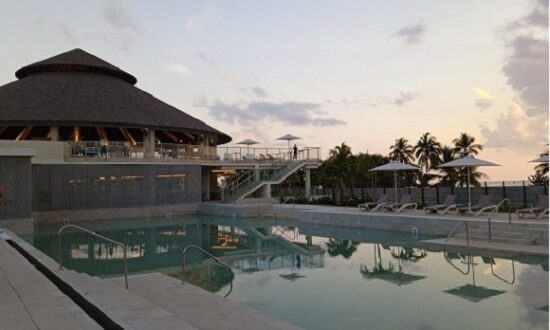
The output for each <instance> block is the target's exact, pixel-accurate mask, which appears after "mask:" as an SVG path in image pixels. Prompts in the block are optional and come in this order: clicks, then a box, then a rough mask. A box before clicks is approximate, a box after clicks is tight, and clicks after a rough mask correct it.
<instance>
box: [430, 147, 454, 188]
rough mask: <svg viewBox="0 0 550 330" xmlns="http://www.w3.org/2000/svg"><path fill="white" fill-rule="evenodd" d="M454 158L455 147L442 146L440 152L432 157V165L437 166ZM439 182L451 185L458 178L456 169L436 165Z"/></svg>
mask: <svg viewBox="0 0 550 330" xmlns="http://www.w3.org/2000/svg"><path fill="white" fill-rule="evenodd" d="M455 159H456V152H455V149H454V148H452V147H449V146H443V147H442V148H441V152H440V153H439V155H437V156H435V155H434V156H433V158H432V166H434V167H437V166H439V165H441V164H445V163H448V162H450V161H453V160H455ZM437 170H438V171H439V173H440V174H439V177H440V183H441V185H442V186H446V187H452V186H454V185H455V182H456V181H457V180H458V171H457V169H456V168H454V167H438V168H437Z"/></svg>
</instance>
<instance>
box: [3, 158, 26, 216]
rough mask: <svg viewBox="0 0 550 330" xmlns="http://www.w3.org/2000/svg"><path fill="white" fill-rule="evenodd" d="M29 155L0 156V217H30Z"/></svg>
mask: <svg viewBox="0 0 550 330" xmlns="http://www.w3.org/2000/svg"><path fill="white" fill-rule="evenodd" d="M30 172H31V159H30V157H14V156H9V157H0V219H1V220H4V219H30V217H31V176H30Z"/></svg>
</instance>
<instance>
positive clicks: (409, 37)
mask: <svg viewBox="0 0 550 330" xmlns="http://www.w3.org/2000/svg"><path fill="white" fill-rule="evenodd" d="M424 34H426V26H425V25H424V23H422V22H420V23H418V24H414V25H409V26H405V27H403V28H401V29H399V30H397V32H395V36H396V37H398V38H400V39H401V40H403V41H405V42H406V43H409V44H416V43H418V42H420V39H422V37H423V36H424Z"/></svg>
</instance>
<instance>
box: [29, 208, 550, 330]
mask: <svg viewBox="0 0 550 330" xmlns="http://www.w3.org/2000/svg"><path fill="white" fill-rule="evenodd" d="M79 225H81V226H83V227H86V228H88V229H91V230H94V231H96V232H98V233H99V234H101V235H104V236H107V237H109V238H111V239H114V240H118V241H122V242H124V243H125V244H126V245H127V246H128V257H129V258H128V268H129V271H130V272H131V273H138V272H152V271H160V272H163V273H165V274H167V275H170V276H174V277H177V278H182V277H183V275H182V271H181V266H182V250H183V248H184V247H185V246H187V245H189V244H194V245H197V246H200V247H202V248H204V249H205V250H207V251H208V252H210V253H212V254H214V255H216V256H218V257H220V259H221V260H223V261H224V262H225V263H226V264H228V265H229V266H230V267H231V269H232V272H233V274H231V272H229V271H228V270H226V269H225V268H224V267H222V266H219V265H218V264H216V263H214V262H212V259H210V258H208V257H207V256H205V255H203V254H202V253H201V252H199V251H197V250H190V251H189V253H188V255H187V257H186V269H187V271H186V274H185V279H186V280H187V281H188V282H191V283H193V284H195V285H199V286H201V287H203V288H204V289H206V290H209V291H211V292H215V293H216V294H219V295H222V296H225V295H228V299H232V300H235V301H238V302H240V303H242V304H245V305H249V306H251V307H253V308H256V309H259V310H262V311H264V312H266V313H267V314H270V315H272V316H275V317H278V318H282V319H285V320H287V321H290V322H292V323H294V324H297V325H300V326H302V327H304V328H306V329H547V328H548V258H547V257H537V256H526V255H522V256H510V255H506V254H502V253H498V254H497V253H495V254H491V253H484V254H479V253H475V252H470V253H471V254H472V255H467V254H466V252H465V251H464V250H462V251H452V250H449V251H448V252H446V253H445V252H443V251H442V249H441V247H437V246H429V245H427V244H425V243H423V242H422V240H424V239H426V237H417V238H415V237H412V236H411V235H410V234H403V233H392V232H385V231H373V230H358V229H356V228H353V229H351V228H340V227H323V226H318V227H313V226H306V227H301V226H300V227H296V228H295V227H292V226H290V225H289V224H288V223H285V222H282V221H275V220H265V219H261V220H258V219H255V220H254V219H248V220H247V219H227V218H215V217H187V218H182V219H148V220H144V219H141V220H125V221H121V220H117V221H114V220H113V221H101V222H85V223H80V224H79ZM59 227H60V225H36V226H35V232H34V235H33V236H32V237H27V238H26V239H27V240H29V241H30V242H31V243H32V244H33V245H34V246H36V247H37V248H38V249H40V250H41V251H43V252H45V253H46V254H48V255H50V256H51V257H55V256H56V237H57V229H58V228H59ZM62 258H63V265H64V266H65V267H67V268H71V269H75V270H77V271H81V272H86V273H88V274H90V275H94V276H102V277H107V276H118V275H120V274H121V272H122V269H123V268H122V251H121V249H120V248H117V247H116V246H111V245H109V244H105V243H104V242H101V241H99V240H97V239H95V238H93V237H90V236H89V235H87V234H84V233H80V232H74V231H67V232H65V233H64V234H63V240H62ZM491 266H492V267H491Z"/></svg>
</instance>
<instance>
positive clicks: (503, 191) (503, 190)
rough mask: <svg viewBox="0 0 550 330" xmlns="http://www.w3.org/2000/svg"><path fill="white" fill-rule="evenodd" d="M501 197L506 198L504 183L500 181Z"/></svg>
mask: <svg viewBox="0 0 550 330" xmlns="http://www.w3.org/2000/svg"><path fill="white" fill-rule="evenodd" d="M502 198H506V185H505V184H504V181H502Z"/></svg>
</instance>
